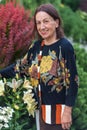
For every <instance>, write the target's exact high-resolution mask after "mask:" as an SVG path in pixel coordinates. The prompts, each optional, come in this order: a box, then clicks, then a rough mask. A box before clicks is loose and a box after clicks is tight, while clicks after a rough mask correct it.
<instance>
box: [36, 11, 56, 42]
mask: <svg viewBox="0 0 87 130" xmlns="http://www.w3.org/2000/svg"><path fill="white" fill-rule="evenodd" d="M36 27H37V31H38V33H39V35H40V36H41V37H42V38H43V39H44V40H45V41H46V42H48V43H50V42H51V43H52V42H54V41H55V40H57V39H56V28H57V27H58V20H54V19H53V18H52V17H51V16H50V15H49V14H48V13H46V12H44V11H40V12H38V13H37V14H36Z"/></svg>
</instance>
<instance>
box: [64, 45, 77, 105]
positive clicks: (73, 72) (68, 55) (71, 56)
mask: <svg viewBox="0 0 87 130" xmlns="http://www.w3.org/2000/svg"><path fill="white" fill-rule="evenodd" d="M65 60H66V68H67V69H68V71H69V74H70V77H69V81H70V83H69V88H68V89H67V94H66V100H65V104H66V105H67V106H74V104H75V100H76V97H77V92H78V74H77V67H76V56H75V53H74V48H73V46H72V45H71V44H70V43H69V45H68V46H66V48H65Z"/></svg>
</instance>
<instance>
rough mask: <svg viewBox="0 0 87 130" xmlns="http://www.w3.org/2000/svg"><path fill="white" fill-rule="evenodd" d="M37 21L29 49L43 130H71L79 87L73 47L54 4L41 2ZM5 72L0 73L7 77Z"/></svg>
mask: <svg viewBox="0 0 87 130" xmlns="http://www.w3.org/2000/svg"><path fill="white" fill-rule="evenodd" d="M34 22H35V32H36V34H37V35H38V40H37V41H36V42H35V43H34V44H33V46H32V47H31V48H30V49H29V51H28V56H27V60H28V63H29V75H30V79H31V83H32V85H33V86H35V87H37V90H38V91H39V92H38V94H39V107H40V115H39V116H40V130H69V129H70V127H71V124H72V107H73V106H74V104H75V100H76V96H77V90H78V84H77V83H78V76H77V69H76V63H75V54H74V49H73V47H72V45H71V43H70V42H69V41H68V40H67V39H66V38H65V37H64V32H63V29H62V27H61V19H60V16H59V14H58V12H57V10H56V9H55V8H54V6H53V5H51V4H43V5H40V6H39V7H38V8H37V9H36V11H35V15H34ZM13 67H14V65H13V66H12V67H10V71H9V72H12V71H13V70H12V68H13ZM5 72H6V71H2V72H1V75H2V76H4V77H5V76H6V73H5ZM14 75H15V74H13V75H12V76H14Z"/></svg>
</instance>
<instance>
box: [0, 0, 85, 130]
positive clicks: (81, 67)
mask: <svg viewBox="0 0 87 130" xmlns="http://www.w3.org/2000/svg"><path fill="white" fill-rule="evenodd" d="M5 2H6V1H5V0H2V1H1V2H0V3H1V4H5ZM42 3H51V4H53V5H54V6H55V7H56V9H57V10H58V11H59V13H60V15H61V18H62V22H63V28H64V31H65V35H66V37H67V38H69V39H70V40H71V42H72V43H73V46H74V49H75V53H76V59H77V68H78V75H79V81H80V82H79V91H78V97H77V100H76V105H75V107H74V109H73V125H72V128H71V130H87V12H84V11H81V10H80V9H79V4H80V0H72V1H71V0H58V1H57V0H54V1H53V0H49V2H48V1H47V0H44V2H43V1H41V0H20V5H22V6H24V8H25V9H26V10H31V12H32V16H33V14H34V11H35V8H36V7H37V6H39V5H40V4H42ZM32 124H33V125H32V128H31V129H29V130H36V127H35V121H34V122H32Z"/></svg>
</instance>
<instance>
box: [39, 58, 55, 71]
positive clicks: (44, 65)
mask: <svg viewBox="0 0 87 130" xmlns="http://www.w3.org/2000/svg"><path fill="white" fill-rule="evenodd" d="M52 63H53V61H52V58H51V56H43V57H42V60H41V64H40V72H41V73H46V72H48V71H49V70H50V69H51V66H52Z"/></svg>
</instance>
